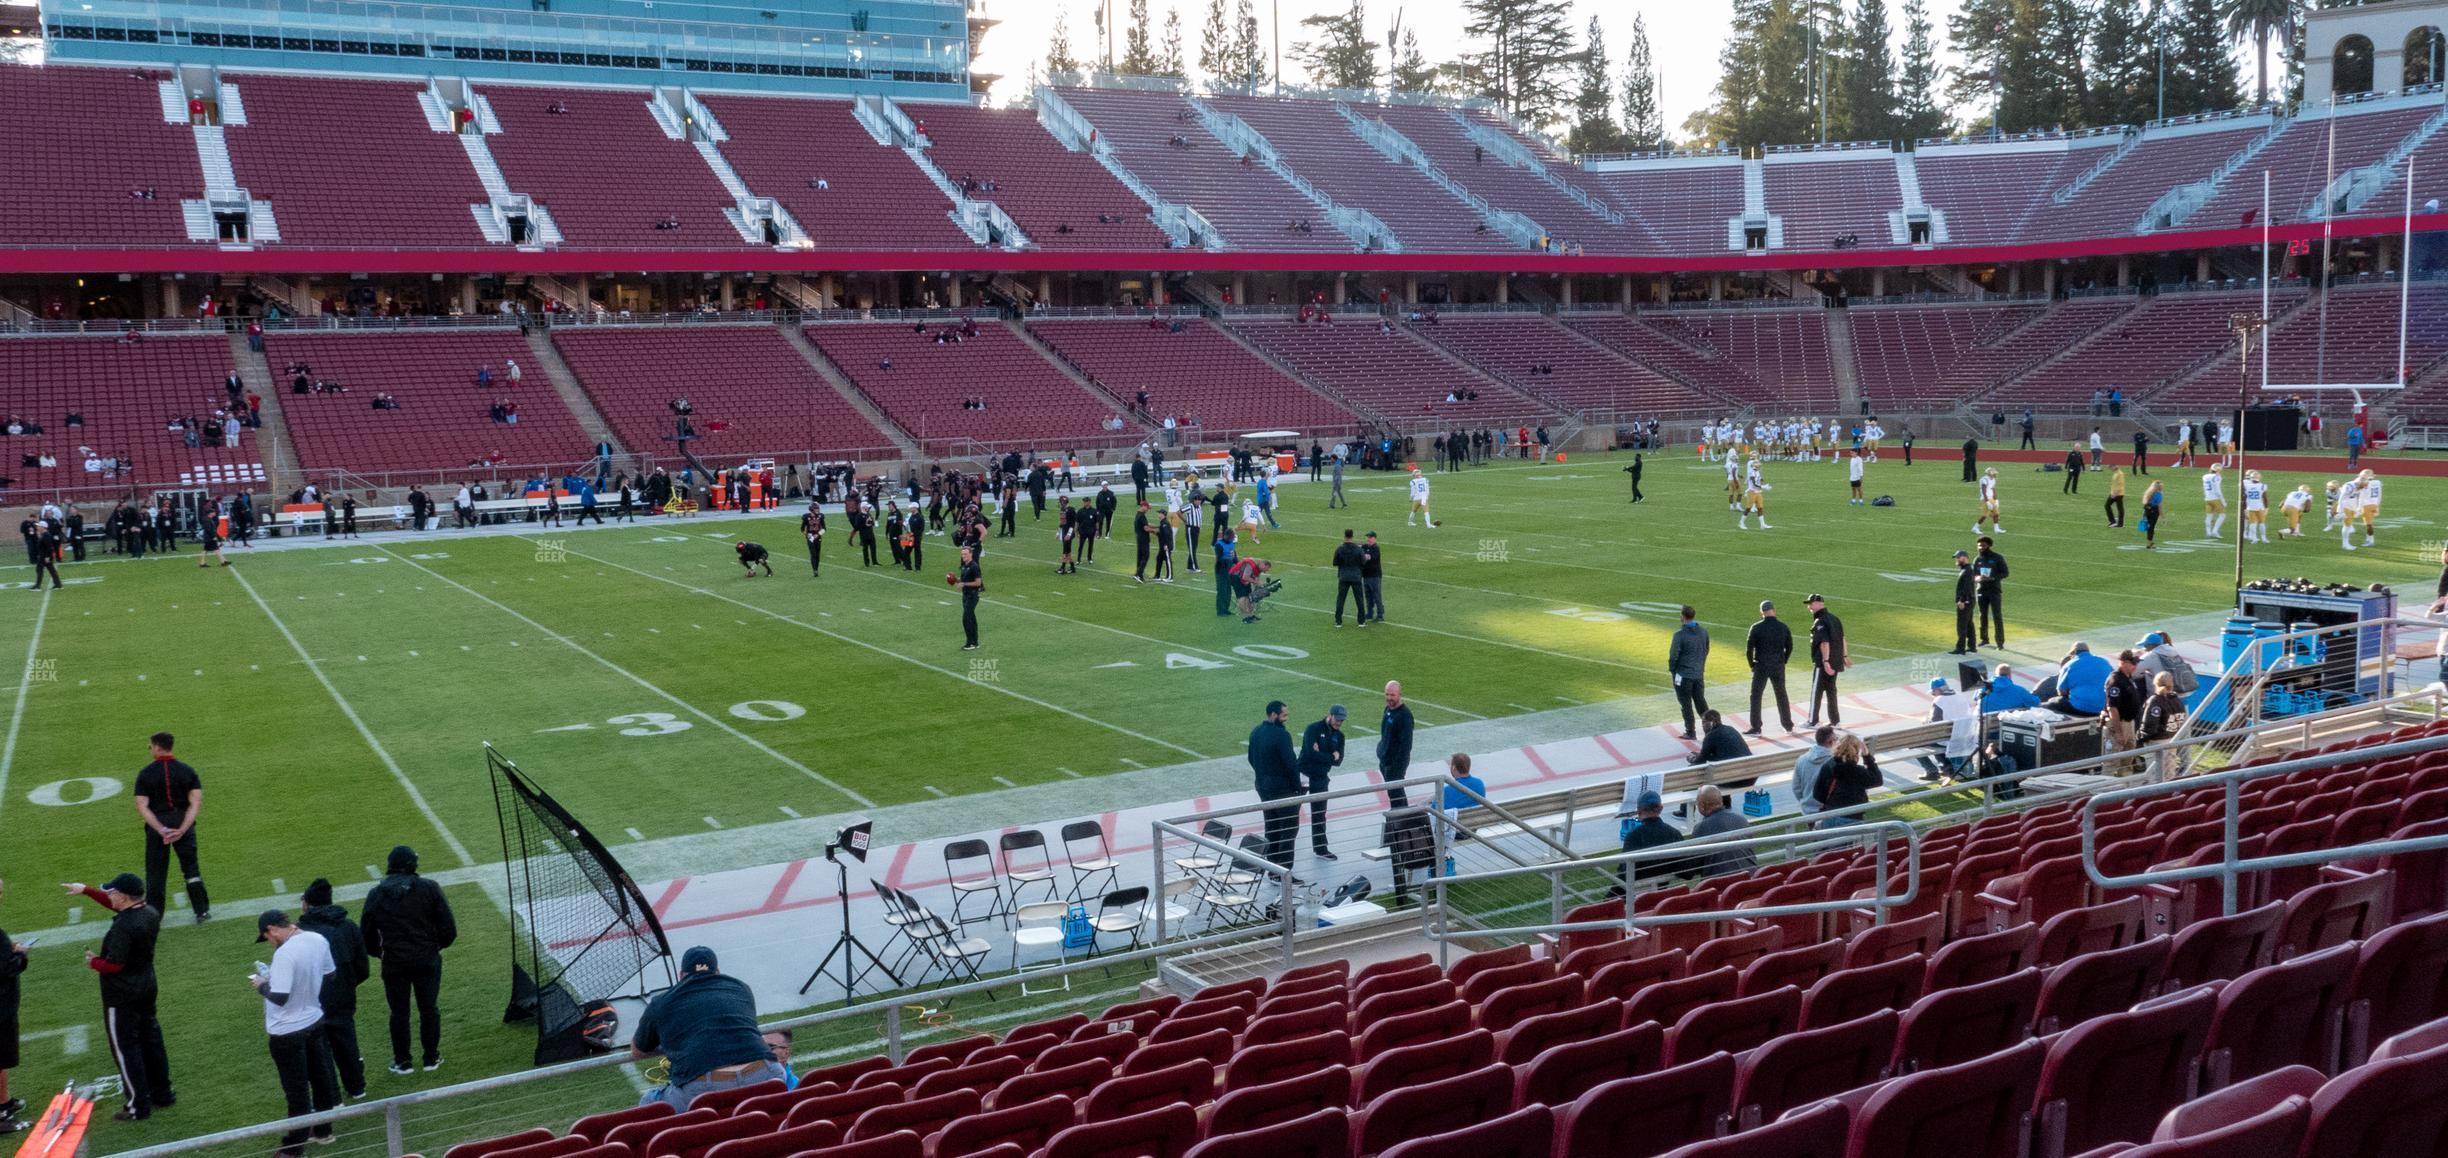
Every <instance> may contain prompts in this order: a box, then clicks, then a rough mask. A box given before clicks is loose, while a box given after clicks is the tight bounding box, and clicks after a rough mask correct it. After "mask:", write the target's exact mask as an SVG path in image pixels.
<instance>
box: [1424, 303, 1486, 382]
mask: <svg viewBox="0 0 2448 1158" xmlns="http://www.w3.org/2000/svg"><path fill="white" fill-rule="evenodd" d="M1427 322H1428V324H1429V325H1432V326H1433V325H1435V324H1437V312H1436V311H1435V310H1430V311H1428V317H1427ZM1474 397H1476V395H1474Z"/></svg>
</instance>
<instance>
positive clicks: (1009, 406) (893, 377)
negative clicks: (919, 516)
mask: <svg viewBox="0 0 2448 1158" xmlns="http://www.w3.org/2000/svg"><path fill="white" fill-rule="evenodd" d="M956 328H957V327H955V326H953V325H952V324H949V323H937V324H935V325H931V326H918V327H915V328H913V327H911V326H906V325H897V324H857V323H849V324H830V325H812V326H809V327H807V337H808V341H810V342H812V343H814V344H815V346H816V348H817V349H818V350H821V351H823V353H824V355H825V356H826V357H827V358H829V359H831V361H832V362H833V364H834V365H835V366H836V367H839V368H840V370H841V372H842V374H843V376H845V377H847V378H849V379H850V381H851V382H852V383H853V384H854V385H856V386H857V387H858V388H859V392H860V393H862V394H865V395H866V396H867V397H868V398H870V399H873V400H874V401H875V403H876V405H878V406H881V407H883V409H884V413H885V415H886V416H887V417H889V418H891V419H892V420H893V422H894V423H895V424H896V425H898V426H900V427H901V429H903V430H906V431H908V432H909V433H910V434H911V435H913V436H915V437H916V438H917V439H918V440H919V442H920V443H922V444H927V445H936V446H941V445H947V444H949V443H951V442H952V441H954V440H957V439H976V440H978V441H981V442H1032V441H1043V442H1045V443H1047V444H1048V445H1049V446H1051V445H1053V444H1056V443H1061V442H1065V441H1081V442H1085V441H1089V440H1092V439H1096V438H1106V437H1111V436H1112V434H1113V433H1114V432H1112V431H1109V430H1107V429H1106V426H1105V424H1106V423H1107V422H1108V421H1109V420H1112V419H1115V418H1118V417H1120V412H1119V410H1118V408H1117V407H1116V406H1115V404H1114V402H1113V400H1112V399H1110V398H1106V397H1103V396H1101V395H1098V394H1096V393H1093V392H1091V391H1089V390H1086V389H1083V388H1082V387H1080V386H1079V384H1078V383H1076V382H1074V381H1072V379H1071V378H1070V377H1069V376H1067V375H1065V374H1064V373H1063V372H1062V371H1061V370H1060V369H1058V368H1056V367H1055V366H1054V365H1053V364H1052V363H1049V362H1047V361H1046V360H1045V358H1044V357H1043V356H1042V355H1040V354H1039V353H1038V352H1037V351H1036V350H1035V349H1032V348H1031V347H1030V346H1029V345H1028V343H1027V342H1025V341H1022V340H1021V338H1020V337H1019V336H1018V335H1016V334H1014V333H1012V332H1011V331H1010V330H1009V329H1007V328H1005V327H1004V325H1003V324H1002V323H1000V322H988V323H985V324H983V325H980V326H979V327H978V328H977V331H976V334H975V335H974V336H971V337H968V338H965V339H963V340H961V341H958V342H943V341H937V340H936V337H935V335H937V334H939V333H943V332H945V331H950V330H955V329H956ZM965 399H976V400H978V401H980V402H981V403H982V404H983V405H982V407H981V408H978V409H969V408H965V407H963V406H962V402H963V400H965Z"/></svg>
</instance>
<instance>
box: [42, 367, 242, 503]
mask: <svg viewBox="0 0 2448 1158" xmlns="http://www.w3.org/2000/svg"><path fill="white" fill-rule="evenodd" d="M230 372H231V362H230V349H229V340H228V339H227V338H223V337H221V336H219V335H215V336H213V337H209V338H174V337H158V336H148V337H145V338H144V339H143V340H141V341H123V340H119V339H114V338H83V337H78V338H10V339H5V340H0V398H6V399H7V400H8V401H7V402H6V403H5V407H6V410H7V414H6V415H5V416H0V417H5V418H6V419H7V420H8V421H10V422H30V423H33V424H35V425H38V426H40V427H42V432H41V433H40V434H17V435H6V436H0V443H4V444H5V446H6V447H7V453H6V457H5V460H0V476H6V477H7V478H9V479H10V480H11V482H12V485H14V486H16V487H18V488H21V489H26V490H31V489H34V488H37V487H86V486H103V485H107V484H110V483H112V482H123V481H124V480H125V479H126V478H127V477H128V473H132V474H133V475H134V477H135V479H136V480H137V481H138V482H142V483H152V484H164V485H166V484H172V483H176V482H177V481H178V480H179V474H180V473H181V472H182V471H196V470H204V469H207V468H212V467H219V468H222V469H224V470H227V469H229V468H231V467H234V466H244V465H250V464H255V463H261V462H262V461H263V452H262V451H261V450H260V449H259V448H258V447H257V446H256V442H255V432H253V431H251V430H250V431H246V432H244V433H242V434H241V435H240V437H239V444H238V446H237V447H236V448H235V449H223V448H222V447H221V446H220V442H221V430H220V424H219V423H218V422H216V421H215V420H214V418H213V415H212V411H213V408H214V407H216V406H224V405H227V403H228V395H227V394H226V393H225V392H224V391H223V389H222V381H223V380H224V379H225V378H227V377H228V376H229V374H230ZM70 415H79V416H81V418H82V421H81V422H80V423H79V424H76V425H71V424H70V423H69V421H68V418H69V416H70ZM188 417H194V418H198V419H201V425H202V426H204V427H206V428H208V429H204V430H200V431H199V432H198V441H199V443H200V444H201V445H200V446H197V447H189V446H187V445H186V440H185V437H184V436H183V435H182V434H181V433H180V432H177V431H173V430H171V429H169V425H170V423H171V421H172V420H174V419H180V418H188ZM87 448H90V449H91V450H92V452H93V453H94V454H95V455H98V456H100V457H103V458H117V459H123V460H125V461H127V462H129V463H131V464H133V469H132V472H126V473H122V474H120V475H119V476H117V478H115V479H114V478H108V477H105V476H103V475H100V474H89V473H87V472H86V470H85V461H84V460H85V457H86V455H85V451H86V449H87ZM43 454H48V455H51V456H54V457H55V458H56V459H57V460H58V465H57V466H55V467H50V468H45V467H40V466H28V465H26V464H25V462H24V460H25V458H26V457H27V456H29V455H43Z"/></svg>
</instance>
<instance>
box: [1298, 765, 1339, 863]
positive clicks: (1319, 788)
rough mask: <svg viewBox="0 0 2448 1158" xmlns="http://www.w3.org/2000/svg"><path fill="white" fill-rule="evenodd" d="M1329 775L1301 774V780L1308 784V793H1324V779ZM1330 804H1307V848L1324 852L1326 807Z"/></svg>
mask: <svg viewBox="0 0 2448 1158" xmlns="http://www.w3.org/2000/svg"><path fill="white" fill-rule="evenodd" d="M1331 774H1332V773H1330V772H1303V773H1301V779H1302V780H1304V781H1306V782H1307V783H1308V791H1309V792H1311V793H1313V794H1314V793H1319V792H1324V791H1326V778H1327V777H1328V776H1329V775H1331ZM1330 803H1332V801H1326V800H1312V801H1310V802H1309V847H1310V848H1313V849H1316V850H1317V851H1319V852H1324V851H1326V806H1327V805H1328V804H1330ZM1296 835H1297V834H1296Z"/></svg>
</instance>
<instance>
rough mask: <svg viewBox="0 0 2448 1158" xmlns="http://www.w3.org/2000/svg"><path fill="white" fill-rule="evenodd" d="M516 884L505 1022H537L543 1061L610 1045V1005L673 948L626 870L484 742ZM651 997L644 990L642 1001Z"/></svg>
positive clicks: (512, 885) (507, 865)
mask: <svg viewBox="0 0 2448 1158" xmlns="http://www.w3.org/2000/svg"><path fill="white" fill-rule="evenodd" d="M485 762H486V763H487V764H488V765H489V766H490V767H491V770H492V780H493V804H494V808H495V810H496V811H497V812H498V813H499V814H500V817H501V833H502V860H503V868H504V871H505V872H506V873H507V874H508V878H509V900H510V970H511V975H510V976H511V981H510V984H511V996H510V1005H509V1009H508V1010H507V1011H506V1012H505V1013H503V1015H502V1020H503V1021H520V1020H524V1019H526V1018H530V1017H532V1018H534V1019H535V1021H536V1058H535V1060H536V1064H537V1065H544V1064H547V1063H549V1062H555V1061H566V1060H568V1059H570V1058H573V1057H579V1056H583V1055H584V1054H586V1053H589V1052H592V1051H597V1050H602V1049H608V1048H610V1046H611V1032H612V1030H613V1029H614V1028H615V1027H616V1026H617V1019H616V1017H615V1016H614V1015H613V1014H612V1012H611V1009H610V1006H609V1005H608V1004H607V1003H608V1002H609V1001H610V1000H611V999H612V998H614V997H616V996H621V995H624V994H625V992H626V991H627V990H628V989H629V986H630V984H631V983H632V982H636V981H638V980H639V979H640V978H642V977H643V976H644V975H645V973H646V971H647V970H648V969H649V968H651V967H653V966H654V965H655V964H656V963H657V962H661V963H662V964H663V969H664V976H663V983H664V985H666V986H668V985H669V984H670V983H671V973H670V970H671V964H670V962H671V942H670V941H668V940H667V939H665V937H664V935H663V925H662V923H661V922H660V921H657V920H656V919H655V914H654V907H653V906H652V905H649V904H647V903H646V897H645V895H644V894H642V893H640V892H639V891H638V887H637V883H636V882H635V881H632V880H630V879H629V873H628V871H627V870H625V869H623V868H621V866H620V862H619V861H617V860H615V859H613V857H612V854H611V853H610V852H608V851H606V850H605V849H604V846H603V845H602V844H601V843H600V842H598V841H597V840H596V839H595V836H594V834H593V833H590V832H588V831H587V829H586V826H585V825H583V824H580V823H578V820H577V818H576V817H573V816H571V815H570V814H569V810H568V809H565V808H563V807H561V804H560V802H559V801H556V800H554V799H553V798H552V794H551V793H548V792H546V791H544V790H543V789H542V788H539V787H537V786H536V783H535V781H533V780H531V779H529V778H528V777H527V775H526V774H525V773H523V772H520V771H519V768H518V765H517V764H515V763H512V762H511V761H510V759H509V758H508V757H506V756H503V755H502V754H501V753H500V752H499V751H496V750H495V749H494V747H493V745H491V744H486V745H485ZM644 992H645V991H644V990H641V991H640V993H639V995H643V993H644Z"/></svg>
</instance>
